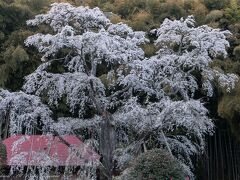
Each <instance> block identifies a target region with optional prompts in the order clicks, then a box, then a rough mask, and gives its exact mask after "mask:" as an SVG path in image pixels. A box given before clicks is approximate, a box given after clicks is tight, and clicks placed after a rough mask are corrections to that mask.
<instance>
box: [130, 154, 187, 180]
mask: <svg viewBox="0 0 240 180" xmlns="http://www.w3.org/2000/svg"><path fill="white" fill-rule="evenodd" d="M130 176H131V178H132V179H138V180H163V179H169V178H170V177H172V178H173V179H175V180H177V179H179V180H180V179H181V180H182V179H184V173H183V169H182V167H181V165H180V163H179V162H178V161H177V160H176V159H173V158H172V157H171V155H170V154H169V153H168V152H167V151H166V150H162V149H153V150H149V151H147V152H145V153H143V154H141V155H140V156H139V157H137V158H136V159H135V160H134V162H133V168H132V171H131V172H130ZM131 178H130V179H131Z"/></svg>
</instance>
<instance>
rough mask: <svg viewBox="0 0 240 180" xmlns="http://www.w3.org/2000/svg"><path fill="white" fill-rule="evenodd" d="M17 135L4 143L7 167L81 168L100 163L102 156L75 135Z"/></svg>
mask: <svg viewBox="0 0 240 180" xmlns="http://www.w3.org/2000/svg"><path fill="white" fill-rule="evenodd" d="M61 137H62V138H63V139H64V140H65V141H66V142H68V143H69V144H70V145H71V147H69V146H67V145H66V144H65V143H64V142H63V141H62V140H61V139H59V137H57V136H52V135H15V136H12V137H9V138H7V139H5V140H4V141H3V143H4V144H5V146H6V150H7V165H9V166H11V165H21V166H28V165H30V166H67V165H69V166H80V165H83V164H86V163H98V162H99V158H100V156H99V155H98V154H97V153H96V152H94V151H93V150H91V149H90V148H89V147H88V146H87V145H85V144H84V143H83V142H82V141H81V140H80V139H79V138H77V137H76V136H73V135H65V136H61Z"/></svg>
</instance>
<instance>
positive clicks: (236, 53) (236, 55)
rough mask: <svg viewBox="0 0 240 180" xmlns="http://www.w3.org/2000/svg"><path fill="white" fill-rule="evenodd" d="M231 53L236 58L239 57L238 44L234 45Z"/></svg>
mask: <svg viewBox="0 0 240 180" xmlns="http://www.w3.org/2000/svg"><path fill="white" fill-rule="evenodd" d="M233 55H234V56H235V58H236V59H238V60H239V59H240V45H239V46H236V47H235V48H234V50H233Z"/></svg>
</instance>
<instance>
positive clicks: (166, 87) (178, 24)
mask: <svg viewBox="0 0 240 180" xmlns="http://www.w3.org/2000/svg"><path fill="white" fill-rule="evenodd" d="M27 24H28V25H29V26H39V25H41V24H44V25H47V26H50V27H51V33H49V34H41V33H37V34H35V35H33V36H30V37H28V39H27V40H26V42H25V44H26V45H27V46H29V47H35V48H36V50H37V51H38V52H39V53H40V54H41V55H42V61H43V63H42V64H41V65H40V66H39V67H38V68H37V69H36V70H35V72H33V73H32V74H30V75H28V76H27V77H26V82H25V84H24V86H23V91H24V92H19V93H9V92H7V91H4V90H2V91H1V93H0V98H1V99H0V102H1V104H0V114H1V115H2V116H6V113H7V114H9V115H10V116H9V115H8V116H9V117H10V124H14V126H13V128H12V130H11V133H19V132H23V131H21V130H19V127H26V128H27V127H29V126H37V125H38V124H39V123H37V119H38V121H41V124H42V131H43V132H44V131H47V132H49V133H55V134H56V133H57V134H58V135H59V136H61V135H64V134H78V135H81V137H82V138H83V139H84V140H85V143H87V144H89V145H90V146H92V147H93V148H95V149H97V150H99V152H100V154H101V156H102V157H103V158H102V159H103V160H102V165H103V168H102V169H103V171H104V173H103V174H104V175H105V176H106V177H105V178H107V179H111V178H112V174H113V167H114V166H115V168H117V169H119V170H120V171H123V170H124V169H126V167H128V165H129V162H130V161H131V160H133V159H134V157H135V156H137V155H138V154H139V153H141V150H142V149H143V150H144V151H147V150H148V149H151V148H167V150H168V151H169V155H170V156H172V157H173V158H177V159H178V160H179V161H180V162H181V164H182V166H183V168H184V170H185V173H186V175H189V176H193V174H192V169H193V164H192V160H191V158H192V157H193V156H194V155H197V154H199V153H201V152H202V151H203V150H204V137H205V135H206V134H209V133H210V134H211V133H213V129H214V125H213V122H212V121H211V119H210V118H209V117H208V110H207V109H206V108H205V106H204V102H202V101H201V99H199V98H196V97H199V95H198V96H196V94H201V96H203V95H204V93H200V92H201V91H202V92H205V94H206V96H212V95H213V93H214V90H213V89H214V84H215V83H219V85H220V86H221V87H223V88H225V89H226V91H230V90H231V89H232V88H234V84H235V81H237V79H238V78H237V76H235V75H233V74H224V73H223V72H220V71H218V70H217V69H214V68H213V67H212V66H211V62H212V61H213V60H214V58H216V57H220V56H221V57H226V55H227V52H226V48H227V47H228V42H227V40H226V36H227V35H228V34H229V32H227V31H220V30H217V29H212V28H210V27H208V26H200V27H195V25H194V24H195V21H194V18H193V17H192V16H189V17H188V18H186V19H181V20H174V21H171V20H169V19H166V20H165V21H164V22H163V23H162V25H161V26H160V28H159V29H155V30H153V31H151V33H155V34H156V36H157V40H156V42H155V45H156V46H157V48H158V49H159V50H158V52H157V53H156V55H155V56H153V57H151V58H145V56H144V51H143V50H142V49H141V48H140V45H141V44H143V43H147V42H148V40H147V39H146V38H145V33H144V32H136V31H133V30H132V29H131V28H130V27H129V26H127V25H126V24H123V23H118V24H112V23H111V22H110V21H109V19H107V18H106V16H105V15H104V13H103V12H102V11H100V10H99V9H98V8H94V9H90V8H88V7H73V6H72V5H70V4H67V3H60V4H53V5H52V7H51V9H50V11H49V12H48V13H46V14H40V15H37V16H36V17H35V18H34V19H32V20H29V21H28V22H27ZM199 77H200V78H199ZM39 97H41V100H42V102H44V103H45V104H44V103H42V102H41V100H40V98H39ZM14 99H16V100H17V102H15V100H14ZM10 102H14V103H17V104H16V105H14V106H13V104H12V103H10ZM63 104H64V105H66V106H67V108H68V110H69V113H67V114H68V116H69V117H66V115H65V116H64V117H63V116H58V115H55V114H54V113H53V112H52V111H51V110H53V111H54V112H55V111H56V110H57V109H60V108H61V106H62V105H63ZM6 109H8V110H7V111H6ZM50 109H51V110H50ZM34 120H35V121H34ZM19 124H21V125H19ZM34 124H35V125H34ZM31 130H32V131H26V132H27V133H34V131H33V130H34V128H33V129H31ZM113 161H114V162H116V163H113Z"/></svg>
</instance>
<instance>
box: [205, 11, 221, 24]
mask: <svg viewBox="0 0 240 180" xmlns="http://www.w3.org/2000/svg"><path fill="white" fill-rule="evenodd" d="M222 17H223V11H220V10H212V11H211V12H210V13H209V14H208V15H207V16H206V22H207V23H209V22H216V21H218V20H220V19H221V18H222Z"/></svg>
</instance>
